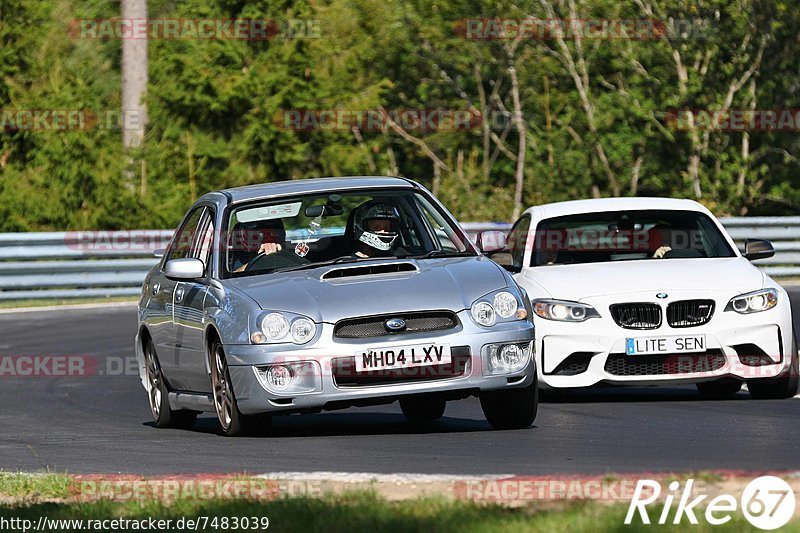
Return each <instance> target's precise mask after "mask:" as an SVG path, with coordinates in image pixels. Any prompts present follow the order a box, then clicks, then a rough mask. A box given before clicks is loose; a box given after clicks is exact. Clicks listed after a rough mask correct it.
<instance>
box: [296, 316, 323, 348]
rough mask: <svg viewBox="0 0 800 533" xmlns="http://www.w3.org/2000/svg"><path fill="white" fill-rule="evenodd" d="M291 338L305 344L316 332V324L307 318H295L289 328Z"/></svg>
mask: <svg viewBox="0 0 800 533" xmlns="http://www.w3.org/2000/svg"><path fill="white" fill-rule="evenodd" d="M290 330H291V333H292V340H293V341H294V342H296V343H297V344H305V343H307V342H308V341H310V340H311V339H313V338H314V335H316V334H317V326H316V325H315V324H314V323H313V322H312V321H311V320H309V319H307V318H297V319H295V320H294V322H292V327H291V328H290Z"/></svg>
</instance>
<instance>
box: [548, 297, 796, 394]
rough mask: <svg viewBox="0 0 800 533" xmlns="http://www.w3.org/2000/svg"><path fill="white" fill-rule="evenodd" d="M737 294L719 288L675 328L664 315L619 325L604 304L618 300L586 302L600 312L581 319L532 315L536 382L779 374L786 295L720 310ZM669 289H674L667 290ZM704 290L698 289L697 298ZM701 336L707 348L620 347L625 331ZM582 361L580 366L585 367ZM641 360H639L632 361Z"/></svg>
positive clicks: (787, 352) (785, 363)
mask: <svg viewBox="0 0 800 533" xmlns="http://www.w3.org/2000/svg"><path fill="white" fill-rule="evenodd" d="M733 295H734V294H730V295H729V294H725V295H717V297H714V298H713V299H714V300H715V302H716V310H715V312H714V315H713V317H712V318H711V320H710V321H709V322H708V323H707V324H705V325H702V326H696V327H685V328H672V327H670V326H668V325H667V323H666V320H665V321H664V323H663V324H662V325H661V327H659V328H658V329H653V330H631V329H624V328H622V327H620V326H618V325H617V324H616V323H615V322H614V320H613V319H612V318H611V316H610V313H609V311H608V306H609V304H610V303H615V302H616V301H642V300H640V299H637V298H635V297H634V298H626V299H625V300H620V299H619V297H617V298H615V302H606V303H605V304H602V303H599V302H596V301H595V302H588V303H590V304H591V305H593V306H594V307H595V308H596V309H597V310H598V311H599V312H600V314H601V318H592V319H589V320H587V321H585V322H581V323H564V322H555V321H550V320H544V319H541V318H538V317H536V319H535V324H536V328H537V341H536V345H537V348H536V359H537V363H538V366H539V369H540V373H539V384H540V386H542V387H544V388H567V387H589V386H592V385H596V384H598V383H608V384H617V385H626V384H628V385H630V384H636V385H649V384H670V383H673V384H674V383H696V382H701V381H709V380H713V379H718V378H725V377H731V378H736V379H740V380H749V379H757V378H771V377H777V376H779V375H781V374H782V373H784V372H786V371H787V370H788V369H789V367H790V364H791V359H792V357H791V356H792V355H793V354H792V350H794V347H793V341H792V318H791V310H790V306H789V301H788V298H786V297H785V296H784V297H783V298H781V299H780V302H779V304H778V306H776V307H775V308H773V309H770V310H768V311H764V312H761V313H753V314H749V315H740V314H738V313H736V312H733V311H724V309H725V306H726V304H727V302H728V300H729V299H730V297H731V296H733ZM670 296H673V293H672V292H670ZM703 297H707V296H700V298H703ZM696 298H698V296H697V294H696V293H693V294H680V293H678V292H677V291H676V292H675V294H674V298H672V299H671V300H670V301H677V300H683V299H696ZM699 334H703V335H705V337H706V346H705V349H706V351H705V352H702V353H679V354H664V355H661V356H646V355H631V356H628V355H625V354H626V339H628V338H644V337H679V336H686V337H691V336H694V335H699ZM584 365H585V368H584ZM637 365H638V368H637Z"/></svg>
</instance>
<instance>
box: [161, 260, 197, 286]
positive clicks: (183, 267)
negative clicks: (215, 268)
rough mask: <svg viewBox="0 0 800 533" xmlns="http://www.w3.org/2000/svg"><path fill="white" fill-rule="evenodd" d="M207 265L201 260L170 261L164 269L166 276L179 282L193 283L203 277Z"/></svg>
mask: <svg viewBox="0 0 800 533" xmlns="http://www.w3.org/2000/svg"><path fill="white" fill-rule="evenodd" d="M204 270H205V265H204V264H203V262H202V261H200V260H199V259H194V258H187V259H170V260H169V261H167V265H166V267H164V274H165V275H166V276H167V277H168V278H169V279H173V280H177V281H192V280H195V279H197V278H201V277H203V271H204Z"/></svg>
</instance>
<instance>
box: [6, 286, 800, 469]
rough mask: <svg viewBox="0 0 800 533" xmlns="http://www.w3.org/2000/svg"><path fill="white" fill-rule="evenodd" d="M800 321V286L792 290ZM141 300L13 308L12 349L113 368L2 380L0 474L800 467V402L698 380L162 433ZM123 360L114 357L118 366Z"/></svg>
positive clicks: (9, 317)
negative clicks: (418, 414)
mask: <svg viewBox="0 0 800 533" xmlns="http://www.w3.org/2000/svg"><path fill="white" fill-rule="evenodd" d="M792 299H793V304H794V309H795V314H794V316H795V324H796V327H798V326H800V288H795V289H794V290H793V291H792ZM135 324H136V314H135V307H134V306H128V305H126V306H121V307H120V306H117V307H108V308H94V309H86V310H69V311H66V310H61V311H36V312H26V313H11V314H2V315H0V331H1V332H2V333H1V334H0V355H28V356H31V355H36V356H42V355H82V356H90V357H92V358H96V359H97V360H98V361H99V362H100V365H99V366H100V369H105V370H104V373H105V374H109V373H110V374H115V375H93V376H91V377H49V376H45V377H0V405H4V406H5V407H4V408H3V409H2V411H0V421H1V422H2V424H1V425H0V427H2V430H1V433H0V470H5V471H17V470H22V471H41V470H45V469H50V470H51V471H59V472H64V471H67V472H72V473H116V472H123V473H142V474H156V473H162V474H163V473H189V472H243V471H247V472H252V473H262V472H286V471H338V472H374V473H400V472H410V473H426V474H462V475H479V474H518V475H535V474H555V473H603V472H621V473H625V472H631V473H633V472H645V471H651V472H652V471H691V470H700V469H734V470H749V471H766V470H800V453H798V452H800V423H798V421H800V400H798V399H797V398H795V399H790V400H781V401H769V400H762V401H754V400H751V399H750V398H749V395H748V394H747V392H741V393H739V394H738V396H737V397H736V398H734V399H730V400H725V401H706V400H700V398H699V396H698V394H697V393H696V392H695V388H694V387H693V386H687V387H680V388H669V389H664V388H638V389H603V390H596V391H591V392H582V393H580V394H572V395H566V396H564V395H559V396H558V397H556V398H550V399H548V400H547V401H544V402H543V403H542V404H541V405H540V407H539V416H538V418H537V419H536V425H535V426H534V427H533V428H531V429H528V430H522V431H492V430H491V429H490V428H489V425H488V424H487V423H486V422H485V421H484V419H483V415H482V413H481V410H480V405H479V403H478V401H477V400H475V399H470V400H464V401H461V402H453V403H450V404H448V407H447V411H446V413H445V417H444V418H443V419H442V420H441V421H439V422H438V423H436V424H435V425H433V426H431V427H430V428H429V429H427V430H425V431H424V432H421V433H420V432H418V431H415V430H413V429H412V428H411V427H410V426H409V425H407V424H406V423H405V421H404V418H403V416H402V414H401V413H400V408H399V406H397V404H394V405H388V406H381V407H375V408H362V409H348V410H344V411H334V412H329V413H323V414H319V415H309V416H291V417H279V418H276V419H275V422H274V424H273V430H272V433H271V435H270V436H267V437H258V438H239V439H230V438H225V437H221V436H219V435H217V434H216V421H215V419H214V417H213V416H212V415H204V416H203V417H201V418H200V420H199V421H198V424H197V426H196V427H195V429H194V430H192V431H181V430H172V429H165V430H160V429H156V428H155V427H154V426H153V425H152V422H151V417H150V411H149V408H148V405H147V399H146V397H145V393H144V390H143V389H142V388H141V386H140V384H139V382H138V378H137V376H135V375H133V373H132V372H130V371H129V372H128V373H127V374H126V373H125V371H124V369H123V368H121V365H119V364H117V362H118V361H122V360H123V359H125V358H128V359H129V360H130V359H131V358H132V346H131V345H132V340H133V335H134V332H135ZM112 363H113V364H112Z"/></svg>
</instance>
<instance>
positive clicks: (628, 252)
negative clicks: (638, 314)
mask: <svg viewBox="0 0 800 533" xmlns="http://www.w3.org/2000/svg"><path fill="white" fill-rule="evenodd" d="M533 250H534V253H533V257H532V258H531V266H544V265H553V264H577V263H601V262H609V261H630V260H650V259H698V258H715V257H735V256H736V254H735V252H734V251H733V249H732V248H731V246H730V245H729V244H728V241H727V240H726V239H725V236H724V235H723V233H722V232H721V231H720V230H719V228H718V227H717V225H716V224H714V222H713V221H712V220H711V218H710V217H708V215H706V214H704V213H700V212H697V211H682V210H636V211H606V212H598V213H579V214H575V215H566V216H561V217H553V218H549V219H545V220H543V221H541V222H540V223H539V225H538V226H537V228H536V233H535V235H534V242H533Z"/></svg>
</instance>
